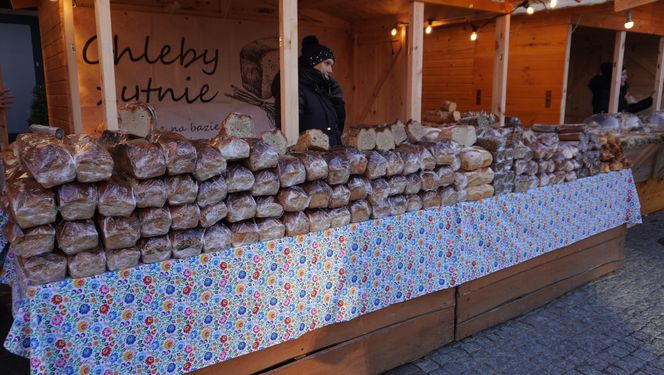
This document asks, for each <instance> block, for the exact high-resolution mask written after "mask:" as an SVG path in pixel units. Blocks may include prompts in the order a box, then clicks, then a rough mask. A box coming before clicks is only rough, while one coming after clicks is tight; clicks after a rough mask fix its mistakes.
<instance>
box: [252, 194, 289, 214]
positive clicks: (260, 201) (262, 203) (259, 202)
mask: <svg viewBox="0 0 664 375" xmlns="http://www.w3.org/2000/svg"><path fill="white" fill-rule="evenodd" d="M283 214H284V208H283V206H281V204H279V202H277V198H276V197H273V196H268V197H258V198H256V217H257V218H267V217H276V218H278V217H281V215H283Z"/></svg>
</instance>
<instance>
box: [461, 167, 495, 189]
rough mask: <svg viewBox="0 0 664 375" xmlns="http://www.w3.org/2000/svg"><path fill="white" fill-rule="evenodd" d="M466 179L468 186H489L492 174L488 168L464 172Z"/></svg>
mask: <svg viewBox="0 0 664 375" xmlns="http://www.w3.org/2000/svg"><path fill="white" fill-rule="evenodd" d="M464 174H465V175H466V178H467V179H468V186H479V185H485V184H490V183H491V182H492V181H493V177H494V173H493V170H492V169H491V168H489V167H486V168H480V169H476V170H474V171H470V172H465V173H464Z"/></svg>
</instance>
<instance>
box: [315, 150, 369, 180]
mask: <svg viewBox="0 0 664 375" xmlns="http://www.w3.org/2000/svg"><path fill="white" fill-rule="evenodd" d="M323 157H324V158H325V161H327V178H326V179H325V182H327V183H328V184H330V185H339V184H345V183H346V182H348V178H350V163H349V162H348V160H347V159H346V157H345V156H343V155H339V154H335V153H334V152H326V153H323ZM368 168H369V166H368V165H367V169H368Z"/></svg>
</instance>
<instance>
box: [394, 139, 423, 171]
mask: <svg viewBox="0 0 664 375" xmlns="http://www.w3.org/2000/svg"><path fill="white" fill-rule="evenodd" d="M401 146H404V145H400V146H399V147H398V148H397V150H396V152H398V153H399V155H401V160H403V174H404V175H409V174H412V173H416V172H418V171H419V170H420V169H422V168H424V166H423V164H422V159H420V153H419V150H418V149H417V148H413V147H412V146H410V147H404V148H401Z"/></svg>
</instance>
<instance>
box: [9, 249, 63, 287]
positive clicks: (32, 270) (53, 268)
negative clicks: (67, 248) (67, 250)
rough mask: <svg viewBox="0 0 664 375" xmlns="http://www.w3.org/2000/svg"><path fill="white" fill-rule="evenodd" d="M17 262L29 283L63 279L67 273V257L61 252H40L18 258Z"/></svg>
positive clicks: (45, 282)
mask: <svg viewBox="0 0 664 375" xmlns="http://www.w3.org/2000/svg"><path fill="white" fill-rule="evenodd" d="M19 264H20V265H21V268H22V270H23V273H24V274H25V277H26V279H27V281H28V284H30V285H41V284H47V283H51V282H54V281H59V280H63V279H64V278H65V276H66V275H67V258H66V257H65V256H64V255H63V254H57V253H46V254H41V255H37V256H33V257H30V258H27V259H19Z"/></svg>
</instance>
